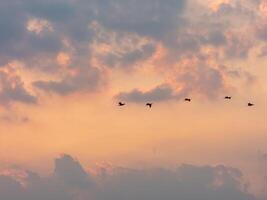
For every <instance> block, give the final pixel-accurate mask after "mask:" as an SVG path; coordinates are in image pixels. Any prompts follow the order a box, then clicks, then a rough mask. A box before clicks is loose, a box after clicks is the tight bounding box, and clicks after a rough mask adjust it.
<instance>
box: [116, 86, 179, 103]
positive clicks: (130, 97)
mask: <svg viewBox="0 0 267 200" xmlns="http://www.w3.org/2000/svg"><path fill="white" fill-rule="evenodd" d="M181 97H182V95H181V94H179V95H178V94H175V91H174V90H173V89H172V88H171V87H170V86H168V85H160V86H157V87H155V88H154V89H152V90H150V91H146V92H143V91H140V90H138V89H134V90H132V91H130V92H122V93H119V94H118V95H116V97H115V98H116V99H118V100H120V101H126V102H135V103H144V102H161V101H168V100H173V99H176V100H178V99H180V98H181Z"/></svg>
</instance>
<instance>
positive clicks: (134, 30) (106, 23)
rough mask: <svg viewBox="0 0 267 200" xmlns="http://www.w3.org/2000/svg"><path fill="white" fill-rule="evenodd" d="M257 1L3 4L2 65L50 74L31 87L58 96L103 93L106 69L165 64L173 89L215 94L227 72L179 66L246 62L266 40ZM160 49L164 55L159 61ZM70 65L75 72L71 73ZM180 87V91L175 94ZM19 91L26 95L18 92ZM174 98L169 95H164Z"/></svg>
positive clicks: (41, 1) (102, 0)
mask: <svg viewBox="0 0 267 200" xmlns="http://www.w3.org/2000/svg"><path fill="white" fill-rule="evenodd" d="M261 3H262V1H258V2H254V1H253V2H252V1H240V0H236V1H229V2H225V1H223V2H221V3H216V4H215V6H213V7H211V6H210V5H207V4H203V3H202V4H201V3H197V2H193V1H190V0H166V1H161V0H144V1H132V0H76V1H72V0H48V1H45V0H25V1H23V2H21V1H19V0H14V1H0V5H1V6H0V12H1V16H2V17H1V19H0V27H1V30H2V31H1V33H0V42H1V44H2V45H1V46H0V62H1V63H2V64H6V63H9V62H10V61H12V60H14V59H17V60H21V61H23V62H24V63H25V66H26V67H25V70H28V69H34V70H33V72H36V71H37V72H40V74H44V76H45V77H49V76H51V79H48V81H47V80H45V81H44V80H41V79H40V80H34V81H33V85H34V86H36V87H37V88H39V89H41V90H43V91H44V92H47V93H50V92H53V93H57V94H60V95H66V94H71V93H76V92H79V91H86V92H94V91H95V90H98V89H100V88H102V87H103V86H104V85H105V84H106V83H107V81H105V80H108V78H109V77H107V74H105V70H109V71H111V73H112V70H114V69H116V70H117V69H119V70H126V71H131V70H132V71H134V70H136V69H137V66H138V67H143V68H146V67H147V65H146V64H147V63H146V62H148V61H149V62H150V63H149V64H150V65H151V63H152V64H153V65H155V69H156V68H158V67H159V65H162V63H163V64H165V65H166V67H165V71H167V72H170V73H171V74H172V76H175V78H174V77H173V80H172V81H174V85H171V87H172V88H174V91H176V90H178V93H179V91H182V93H183V94H184V93H186V94H187V93H191V92H196V93H202V94H204V95H206V96H207V97H210V96H213V97H214V96H216V93H215V91H216V90H218V91H221V89H223V88H224V86H225V85H224V78H225V76H226V74H223V72H222V71H221V70H220V69H219V68H216V67H210V66H208V67H206V66H205V65H206V64H205V65H202V63H201V62H199V63H198V64H199V66H196V67H195V69H192V68H191V67H189V69H191V70H192V72H190V71H189V70H187V72H182V73H181V71H180V70H177V65H178V64H181V63H182V62H183V61H184V60H187V59H191V58H192V57H199V58H200V57H202V59H203V58H204V57H208V58H205V59H206V62H209V61H210V60H212V61H213V62H216V63H215V65H224V64H225V63H224V62H227V61H228V60H231V59H246V58H247V57H248V56H249V55H250V52H251V49H253V48H255V47H256V48H257V47H258V46H257V45H258V42H264V41H265V29H266V28H265V25H264V17H263V16H261V15H258V14H257V12H258V11H259V9H261V10H262V9H263V7H262V6H261V7H260V6H259V5H260V4H261ZM10 13H13V14H12V15H11V14H10ZM252 23H253V24H255V25H253V26H251V24H252ZM255 30H256V31H255ZM257 30H259V31H258V32H259V33H255V32H257ZM159 46H161V47H163V48H164V49H165V50H166V51H165V54H166V55H164V56H162V59H161V60H158V58H157V56H158V54H157V53H158V51H157V50H158V49H157V48H158V47H159ZM61 52H64V53H65V54H64V55H68V56H64V55H63V54H62V53H61ZM60 53H61V54H60ZM57 55H61V56H57ZM262 56H264V52H263V53H262ZM68 57H69V58H71V59H69V58H68ZM157 61H159V62H157ZM85 65H86V66H89V67H88V69H85V68H86V67H85ZM62 66H63V67H65V68H63V67H62ZM203 66H204V67H203ZM95 67H97V68H98V69H99V70H95V69H94V68H95ZM70 68H71V70H72V71H75V73H76V74H75V75H73V74H72V75H70V74H69V70H70ZM202 68H203V69H202ZM155 71H157V70H155ZM62 74H63V75H62ZM166 74H168V73H161V71H159V76H161V78H162V79H168V76H165V75H166ZM33 76H34V75H33ZM54 76H56V77H60V78H59V79H57V80H55V79H53V78H52V77H54ZM200 79H203V81H200ZM179 83H180V84H181V85H182V86H179V87H182V90H181V89H177V88H179V87H178V86H177V85H178V84H179ZM164 84H165V85H168V84H169V82H168V81H166V83H164ZM210 84H214V87H211V86H210ZM193 88H196V89H193ZM152 90H153V89H152ZM155 90H156V89H155ZM193 90H194V91H193ZM209 90H210V91H209ZM141 91H142V89H137V90H136V91H135V96H138V95H139V97H136V98H140V99H141V98H143V99H146V98H148V95H152V96H153V95H154V94H153V93H155V92H157V91H151V93H152V94H150V92H141ZM176 92H177V91H176ZM18 93H20V95H19V96H23V92H22V90H19V91H18ZM146 93H149V94H148V95H146ZM24 94H25V92H24ZM164 94H165V95H166V93H164ZM33 96H34V95H33ZM130 96H131V95H130ZM140 96H143V97H140ZM28 97H29V96H28ZM24 98H25V99H27V98H26V95H24ZM153 98H155V101H161V100H160V99H158V98H156V97H153ZM153 98H151V99H153ZM172 98H175V97H172V94H169V96H168V97H162V99H166V100H168V99H172ZM20 99H23V98H20ZM29 99H30V98H29ZM29 99H28V101H29ZM139 101H140V100H139ZM25 102H27V100H25Z"/></svg>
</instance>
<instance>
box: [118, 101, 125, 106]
mask: <svg viewBox="0 0 267 200" xmlns="http://www.w3.org/2000/svg"><path fill="white" fill-rule="evenodd" d="M125 105H126V104H125V103H122V102H119V103H118V106H125Z"/></svg>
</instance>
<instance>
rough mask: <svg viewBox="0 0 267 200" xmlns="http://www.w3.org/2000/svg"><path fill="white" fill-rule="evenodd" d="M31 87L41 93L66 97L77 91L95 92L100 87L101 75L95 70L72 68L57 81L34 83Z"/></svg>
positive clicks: (90, 68)
mask: <svg viewBox="0 0 267 200" xmlns="http://www.w3.org/2000/svg"><path fill="white" fill-rule="evenodd" d="M33 85H34V86H35V87H37V88H39V89H41V90H43V91H46V92H52V93H56V94H59V95H68V94H71V93H75V92H79V91H87V92H88V91H89V92H92V91H96V90H97V89H99V88H100V87H101V86H102V74H101V72H100V71H99V70H98V69H97V68H92V67H88V68H78V69H76V68H74V69H73V71H72V70H71V71H70V72H69V73H68V74H67V75H65V76H64V77H63V79H62V80H59V81H53V80H51V81H36V82H34V83H33Z"/></svg>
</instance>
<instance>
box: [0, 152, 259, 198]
mask: <svg viewBox="0 0 267 200" xmlns="http://www.w3.org/2000/svg"><path fill="white" fill-rule="evenodd" d="M11 172H12V170H10V172H9V173H6V175H1V176H0V198H1V199H4V200H36V199H40V200H45V199H51V200H61V199H62V200H86V199H95V200H105V199H109V200H113V199H114V200H124V199H129V200H134V199H140V200H150V199H151V200H152V199H153V200H161V199H166V200H175V199H188V200H198V199H205V200H214V199H217V200H229V199H234V200H260V199H259V198H256V197H254V196H253V195H251V194H249V192H248V191H247V186H246V184H244V183H243V181H242V173H241V172H240V171H239V170H238V169H234V168H228V167H225V166H222V165H221V166H216V167H212V166H203V167H198V166H193V165H182V166H180V167H178V168H177V169H176V170H167V169H149V170H134V169H126V168H114V169H112V170H110V169H109V170H106V169H105V168H101V169H99V170H98V172H97V173H96V174H95V175H92V174H90V173H88V172H86V171H85V170H84V168H83V167H82V166H81V165H80V163H79V162H78V161H77V160H74V159H73V158H72V157H71V156H68V155H63V156H61V157H60V158H58V159H56V160H55V170H54V172H53V174H51V175H50V176H48V177H40V176H39V175H38V174H36V173H33V172H30V171H21V170H18V171H17V172H16V173H14V171H13V173H11ZM7 174H8V175H7Z"/></svg>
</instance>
